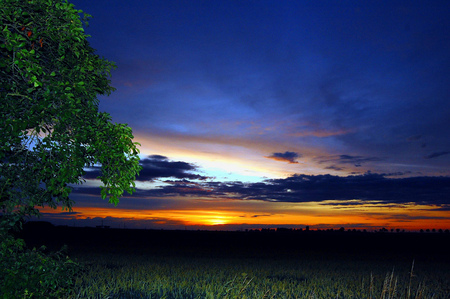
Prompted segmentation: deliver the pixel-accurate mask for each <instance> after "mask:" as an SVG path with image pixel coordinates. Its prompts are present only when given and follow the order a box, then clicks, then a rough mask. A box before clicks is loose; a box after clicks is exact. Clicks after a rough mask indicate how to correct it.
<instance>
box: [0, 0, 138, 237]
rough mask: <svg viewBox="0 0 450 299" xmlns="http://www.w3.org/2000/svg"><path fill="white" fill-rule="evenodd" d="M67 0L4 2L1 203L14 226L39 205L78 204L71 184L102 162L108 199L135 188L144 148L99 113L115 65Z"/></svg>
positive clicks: (4, 222)
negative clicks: (100, 53)
mask: <svg viewBox="0 0 450 299" xmlns="http://www.w3.org/2000/svg"><path fill="white" fill-rule="evenodd" d="M81 14H82V11H81V10H77V9H75V8H74V6H73V4H70V3H68V2H67V1H66V0H65V1H63V0H27V1H25V0H0V101H1V102H0V111H1V117H0V171H1V172H0V206H1V209H2V214H3V216H2V217H1V228H0V229H3V230H5V229H6V230H8V229H9V228H10V227H11V226H13V225H14V224H15V223H16V222H17V220H19V219H21V218H22V217H23V216H27V215H38V214H39V210H38V209H37V208H38V207H44V206H50V207H52V208H56V207H57V206H58V205H61V206H62V207H63V209H69V210H70V209H71V208H72V205H73V202H72V201H71V200H70V198H69V194H70V193H71V190H72V189H71V186H70V185H71V184H81V183H83V181H84V180H83V178H82V176H83V174H84V173H85V171H84V169H85V167H88V166H93V165H98V164H101V170H102V174H101V176H100V177H99V178H100V179H101V181H102V183H103V186H102V187H101V195H102V198H103V199H106V198H108V199H109V202H111V203H113V204H115V205H117V203H118V201H119V198H120V197H121V196H122V195H123V192H124V191H126V192H128V193H130V194H131V193H132V192H133V191H134V187H135V186H134V182H133V181H134V179H135V177H136V175H137V174H138V172H139V170H140V169H141V168H140V166H139V156H138V153H139V151H138V148H137V145H139V144H138V143H136V142H133V135H132V130H131V128H129V127H128V126H127V125H126V124H116V123H113V122H112V121H111V117H110V116H109V115H108V114H107V113H102V112H99V111H98V104H99V101H98V99H97V96H98V95H109V94H110V93H111V92H112V91H113V90H114V88H113V87H111V86H110V80H109V77H110V72H111V70H112V69H113V68H115V65H114V63H112V62H109V61H107V60H105V59H103V58H101V57H99V56H98V55H96V54H95V50H94V49H93V48H92V47H91V46H90V45H89V42H88V41H87V37H89V36H88V35H86V34H85V33H84V29H83V24H86V25H87V20H88V19H89V17H90V16H89V15H87V14H84V17H83V18H81V17H80V15H81Z"/></svg>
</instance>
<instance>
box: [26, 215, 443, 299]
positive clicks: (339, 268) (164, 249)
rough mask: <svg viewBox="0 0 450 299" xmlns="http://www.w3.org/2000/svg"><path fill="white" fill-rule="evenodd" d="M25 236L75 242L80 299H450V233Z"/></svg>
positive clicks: (94, 231) (55, 232)
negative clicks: (79, 274)
mask: <svg viewBox="0 0 450 299" xmlns="http://www.w3.org/2000/svg"><path fill="white" fill-rule="evenodd" d="M23 237H24V238H25V239H26V241H27V243H28V244H29V245H30V246H39V245H41V244H46V245H48V248H49V249H55V250H57V249H59V248H61V246H62V245H68V248H69V249H68V250H69V254H70V255H71V256H72V257H74V258H75V259H76V260H78V261H79V262H80V263H81V264H83V265H84V271H83V275H82V276H80V277H79V278H78V279H77V284H76V286H77V287H76V289H75V290H74V292H73V297H75V298H76V297H82V298H180V299H181V298H337V297H339V298H381V297H382V298H450V297H449V294H450V273H449V271H448V269H450V257H449V255H448V254H447V251H448V248H449V245H450V234H448V233H359V232H337V231H335V232H313V231H310V232H305V231H303V232H296V231H284V232H274V231H272V232H269V231H267V232H219V231H218V232H211V231H162V230H127V229H104V228H103V229H101V228H73V227H54V226H52V225H49V224H37V225H36V224H34V225H29V226H26V228H25V230H24V232H23ZM383 296H384V297H383Z"/></svg>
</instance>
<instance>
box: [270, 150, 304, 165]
mask: <svg viewBox="0 0 450 299" xmlns="http://www.w3.org/2000/svg"><path fill="white" fill-rule="evenodd" d="M301 156H302V155H300V154H298V153H294V152H288V151H286V152H284V153H273V154H272V155H270V156H267V157H266V158H269V159H273V160H276V161H282V162H288V163H291V164H294V163H298V162H297V161H296V160H297V159H298V158H300V157H301Z"/></svg>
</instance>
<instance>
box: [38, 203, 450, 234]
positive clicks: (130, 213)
mask: <svg viewBox="0 0 450 299" xmlns="http://www.w3.org/2000/svg"><path fill="white" fill-rule="evenodd" d="M260 204H261V205H264V204H265V205H270V203H260ZM280 205H282V206H283V207H281V208H280V207H278V208H275V207H274V206H272V207H271V211H272V212H268V211H258V212H257V213H256V214H255V212H254V211H248V210H245V209H242V210H239V209H238V208H236V207H235V208H234V209H227V208H223V207H222V209H221V210H213V209H211V210H201V209H172V210H131V209H120V208H91V207H77V208H76V210H74V212H77V213H76V214H74V215H73V216H71V218H70V219H74V220H83V219H95V218H102V219H103V218H107V217H111V218H113V219H119V220H121V221H122V222H139V221H143V222H145V221H148V222H150V223H151V224H152V225H154V226H155V225H159V226H160V227H161V228H170V227H175V226H178V227H181V226H185V227H204V228H208V227H210V228H211V229H214V228H216V229H217V228H219V229H224V230H227V227H238V226H239V225H244V226H245V227H252V228H261V227H267V226H271V227H274V228H275V227H278V226H283V227H304V226H310V228H311V229H314V228H321V229H327V228H333V229H338V228H340V227H344V228H346V229H353V228H356V229H360V230H362V229H367V230H373V229H379V228H386V229H397V228H398V229H402V230H403V229H405V230H407V231H418V230H420V229H424V230H426V229H430V230H431V229H436V230H439V229H443V230H445V229H450V218H449V217H448V212H446V211H441V212H437V211H427V210H424V208H423V207H421V208H416V207H395V206H393V207H391V208H388V209H386V207H384V208H381V207H376V206H375V207H373V206H370V205H365V206H357V207H345V208H336V207H329V206H323V205H319V204H317V203H309V204H302V205H301V208H300V207H299V205H298V204H293V203H280ZM119 207H120V205H119ZM41 212H45V213H49V214H52V215H53V216H54V217H56V218H57V217H58V214H59V213H60V211H58V210H53V209H50V208H45V209H42V210H41ZM66 218H67V216H66Z"/></svg>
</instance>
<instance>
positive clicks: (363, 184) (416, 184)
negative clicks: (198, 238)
mask: <svg viewBox="0 0 450 299" xmlns="http://www.w3.org/2000/svg"><path fill="white" fill-rule="evenodd" d="M166 183H167V185H166V186H162V187H160V188H155V189H151V190H139V189H138V190H137V193H136V196H139V197H173V196H189V197H197V198H199V199H200V198H203V199H205V198H206V199H208V200H214V199H219V200H224V199H229V200H260V201H269V202H297V203H303V202H321V203H324V204H327V205H333V203H332V202H331V201H334V204H335V205H337V206H338V205H342V204H344V205H349V204H353V205H363V204H370V205H377V206H385V205H387V204H405V203H414V204H417V205H448V204H450V201H449V198H450V177H408V178H390V177H387V176H385V175H383V174H373V173H367V174H364V175H354V176H346V177H342V176H334V175H303V174H296V175H293V176H290V177H288V178H282V179H269V180H265V181H263V182H257V183H243V182H239V181H236V182H211V181H200V182H196V183H194V182H189V181H188V180H182V181H168V182H166ZM330 203H331V204H330Z"/></svg>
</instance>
